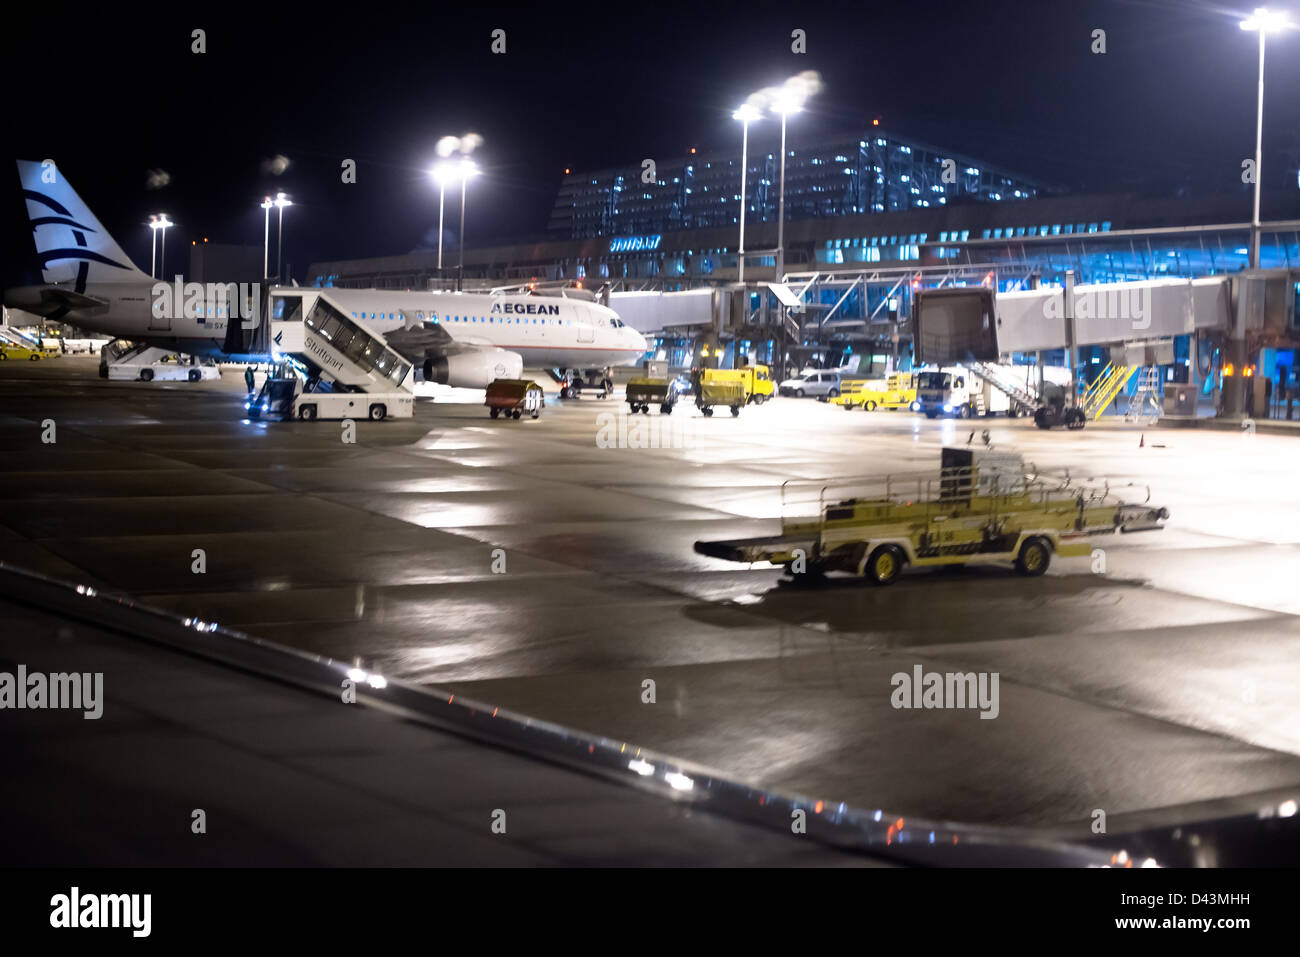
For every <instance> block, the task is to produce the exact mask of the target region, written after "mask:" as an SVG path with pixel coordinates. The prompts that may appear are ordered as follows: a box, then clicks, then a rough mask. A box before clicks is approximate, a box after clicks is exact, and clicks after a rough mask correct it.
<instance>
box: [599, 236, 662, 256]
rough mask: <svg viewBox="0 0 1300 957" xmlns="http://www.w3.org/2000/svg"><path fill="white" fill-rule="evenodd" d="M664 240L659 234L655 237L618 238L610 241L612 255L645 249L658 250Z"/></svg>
mask: <svg viewBox="0 0 1300 957" xmlns="http://www.w3.org/2000/svg"><path fill="white" fill-rule="evenodd" d="M662 239H663V237H662V236H660V235H659V234H658V233H655V235H653V236H616V237H614V238H613V239H611V240H610V241H609V251H610V252H612V253H627V252H639V251H640V250H643V249H658V248H659V243H660V241H661V240H662Z"/></svg>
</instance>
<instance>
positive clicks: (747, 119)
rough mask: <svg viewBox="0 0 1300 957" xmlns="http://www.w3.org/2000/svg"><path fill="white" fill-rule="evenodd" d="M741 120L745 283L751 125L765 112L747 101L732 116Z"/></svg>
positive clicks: (741, 261)
mask: <svg viewBox="0 0 1300 957" xmlns="http://www.w3.org/2000/svg"><path fill="white" fill-rule="evenodd" d="M731 116H732V118H733V119H737V120H740V125H741V134H740V136H741V139H740V255H739V257H738V259H737V264H738V271H739V277H738V278H739V279H740V281H741V282H742V283H743V282H744V281H745V210H746V206H745V180H746V179H748V178H749V124H750V123H753V122H754V121H755V120H760V119H762V118H763V111H762V110H760V109H759V108H758V106H757V105H756V104H755V103H754V102H752V99H751V100H747V101H745V103H743V104H742V105H741V107H740V109H738V110H736V112H735V113H732V114H731Z"/></svg>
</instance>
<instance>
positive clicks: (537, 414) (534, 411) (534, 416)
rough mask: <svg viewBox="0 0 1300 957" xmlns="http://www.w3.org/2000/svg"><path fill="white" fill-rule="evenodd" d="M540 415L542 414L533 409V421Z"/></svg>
mask: <svg viewBox="0 0 1300 957" xmlns="http://www.w3.org/2000/svg"><path fill="white" fill-rule="evenodd" d="M541 414H542V413H541V412H539V411H537V410H536V409H533V414H532V418H534V419H535V418H537V417H538V416H539V415H541Z"/></svg>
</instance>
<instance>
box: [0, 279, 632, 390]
mask: <svg viewBox="0 0 1300 957" xmlns="http://www.w3.org/2000/svg"><path fill="white" fill-rule="evenodd" d="M154 286H155V284H154V283H152V282H146V281H139V282H131V281H128V282H113V283H107V282H106V283H94V282H92V283H87V284H85V286H84V288H83V290H82V291H81V293H80V295H81V296H84V297H86V299H88V300H96V302H95V304H93V305H90V304H78V305H73V306H71V307H68V306H60V307H59V308H58V310H57V313H58V318H59V319H60V320H61V321H64V322H68V323H71V324H73V325H75V326H78V327H80V328H83V329H87V330H91V331H93V332H97V333H100V334H102V335H107V336H112V337H113V338H119V339H130V340H132V341H135V342H146V341H154V342H157V343H158V344H159V345H163V346H165V347H167V348H172V349H175V350H176V351H179V352H184V353H187V354H190V355H196V356H201V357H211V358H216V359H220V358H223V357H228V358H237V357H236V356H227V354H226V353H225V352H224V344H225V341H226V324H227V319H228V317H227V316H226V315H224V314H222V313H224V311H225V310H223V309H216V310H211V309H210V310H208V314H206V315H201V316H185V315H183V310H181V309H179V308H176V309H171V310H167V309H160V308H158V307H157V305H156V297H155V295H154ZM43 288H50V287H41V286H27V287H23V288H21V289H11V290H9V293H8V294H7V295H6V304H7V305H10V306H12V307H15V308H19V309H24V310H26V311H29V312H33V313H38V314H47V315H48V314H51V313H50V309H49V305H48V304H43V303H42V301H41V290H42V289H43ZM53 288H58V287H53ZM304 293H312V294H316V293H319V294H323V295H325V296H326V297H327V298H329V299H330V300H332V301H333V302H334V303H335V305H336V306H337V307H338V308H339V309H341V310H342V311H343V312H344V313H346V314H348V315H350V316H352V317H353V318H357V319H360V320H362V322H363V323H364V324H365V325H366V326H367V327H369V328H370V329H373V330H374V331H375V332H377V333H379V334H380V335H383V336H386V335H388V334H389V333H392V332H394V331H397V330H400V329H404V328H410V327H412V326H419V325H423V324H426V323H432V324H435V325H437V326H440V327H441V328H442V329H444V330H445V331H446V333H447V335H448V336H449V337H450V339H451V340H452V341H453V342H455V343H456V344H457V345H465V346H478V347H482V348H486V349H490V348H497V349H505V350H508V351H510V352H516V353H518V354H519V355H520V356H521V357H522V358H523V361H524V365H525V366H526V367H529V368H568V369H594V368H603V367H605V366H612V365H624V364H627V363H630V362H635V361H636V360H637V359H638V358H639V357H640V356H641V355H643V354H644V353H645V350H646V343H645V339H644V337H643V336H642V335H641V334H640V333H638V332H637V331H636V330H634V329H630V328H628V327H627V326H625V325H623V324H622V323H621V321H620V320H619V319H618V316H617V314H616V313H615V312H614V311H613V310H611V309H609V308H607V307H605V306H602V305H600V304H598V303H594V302H587V301H585V300H581V299H567V298H561V297H554V296H532V295H490V294H482V293H464V294H461V293H447V292H406V291H399V290H388V289H338V288H328V289H316V288H299V287H290V286H275V287H271V289H270V296H271V298H272V315H275V300H276V299H278V298H282V297H292V296H300V295H302V294H304Z"/></svg>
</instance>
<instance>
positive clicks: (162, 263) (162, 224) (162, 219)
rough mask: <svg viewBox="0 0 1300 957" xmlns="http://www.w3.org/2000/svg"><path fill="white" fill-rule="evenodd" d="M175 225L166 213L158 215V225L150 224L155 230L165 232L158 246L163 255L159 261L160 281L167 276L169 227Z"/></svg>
mask: <svg viewBox="0 0 1300 957" xmlns="http://www.w3.org/2000/svg"><path fill="white" fill-rule="evenodd" d="M175 225H176V224H175V223H173V222H172V221H171V220H170V219H168V218H167V214H166V213H159V214H158V219H157V221H156V224H155V223H150V226H152V227H153V228H154V229H161V230H162V231H163V234H162V240H161V241H160V242H159V243H158V246H159V248H160V250H161V253H162V255H161V256H159V261H158V278H160V279H161V278H163V277H165V276H166V275H167V227H168V226H175Z"/></svg>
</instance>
